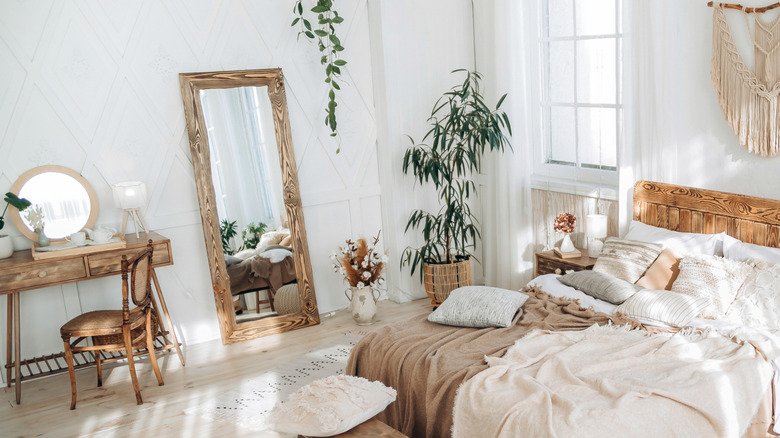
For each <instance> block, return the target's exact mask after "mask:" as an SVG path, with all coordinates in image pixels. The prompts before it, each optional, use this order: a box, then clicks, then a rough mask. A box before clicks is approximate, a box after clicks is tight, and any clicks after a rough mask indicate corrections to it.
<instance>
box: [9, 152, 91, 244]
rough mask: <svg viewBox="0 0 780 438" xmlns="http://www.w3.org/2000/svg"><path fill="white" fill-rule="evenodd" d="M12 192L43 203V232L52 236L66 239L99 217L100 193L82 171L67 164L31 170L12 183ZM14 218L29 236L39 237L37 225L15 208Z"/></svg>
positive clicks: (38, 203)
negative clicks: (98, 201) (68, 166)
mask: <svg viewBox="0 0 780 438" xmlns="http://www.w3.org/2000/svg"><path fill="white" fill-rule="evenodd" d="M11 192H13V193H15V194H16V195H18V196H19V197H20V198H26V199H27V200H29V201H30V202H32V203H33V205H37V206H40V207H41V211H42V212H43V218H44V224H45V225H44V229H43V232H44V233H45V234H46V237H48V238H49V239H64V238H65V237H67V236H68V235H70V234H72V233H75V232H77V231H80V230H81V229H82V228H84V227H88V228H89V227H92V226H93V225H94V224H95V220H97V215H98V207H97V196H96V195H95V190H94V189H93V188H92V186H91V185H90V184H89V182H87V180H86V179H84V177H83V176H81V174H79V173H78V172H76V171H75V170H73V169H69V168H67V167H63V166H55V165H47V166H40V167H36V168H33V169H30V170H28V171H27V172H25V173H23V174H22V175H21V176H19V179H17V180H16V182H14V184H13V185H12V186H11ZM11 221H12V222H13V224H14V226H16V228H17V229H18V230H19V232H20V233H22V234H23V235H24V236H25V237H27V238H28V239H30V240H33V241H37V240H38V236H37V235H36V234H35V231H34V230H33V226H32V225H31V224H30V223H29V221H28V220H27V217H26V216H25V215H24V214H23V213H19V211H18V210H16V209H13V211H12V214H11Z"/></svg>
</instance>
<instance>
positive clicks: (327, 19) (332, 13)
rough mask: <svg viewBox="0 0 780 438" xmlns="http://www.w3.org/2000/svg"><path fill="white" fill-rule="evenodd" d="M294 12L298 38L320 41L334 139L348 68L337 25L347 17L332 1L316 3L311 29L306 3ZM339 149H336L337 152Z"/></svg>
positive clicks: (328, 122) (328, 120)
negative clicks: (338, 100) (338, 97)
mask: <svg viewBox="0 0 780 438" xmlns="http://www.w3.org/2000/svg"><path fill="white" fill-rule="evenodd" d="M293 12H294V13H295V15H297V17H295V19H294V20H293V21H292V24H291V26H292V27H295V26H299V28H300V30H299V31H298V38H300V36H301V35H303V36H305V37H306V38H308V39H310V40H316V41H317V47H318V48H319V49H320V53H321V54H322V56H321V57H320V64H322V65H324V66H325V83H326V84H328V87H329V90H328V108H327V109H326V110H325V112H326V116H325V126H327V127H328V128H330V135H331V137H335V136H337V135H338V129H337V128H338V123H337V122H336V107H337V106H338V103H336V92H337V91H339V90H341V86H339V83H338V81H339V79H340V76H341V67H344V66H345V65H347V61H345V60H343V59H341V58H340V53H341V52H343V51H344V46H342V45H341V40H339V38H338V37H337V36H336V28H335V25H336V24H340V23H343V22H344V18H343V17H341V16H339V13H338V12H337V11H336V10H335V9H333V0H317V4H316V5H315V6H314V7H313V8H311V12H313V13H315V14H317V27H312V24H311V22H310V21H309V20H308V19H307V18H306V17H305V16H304V9H303V2H302V0H298V1H296V2H295V6H294V7H293ZM339 152H340V148H338V149H336V153H339Z"/></svg>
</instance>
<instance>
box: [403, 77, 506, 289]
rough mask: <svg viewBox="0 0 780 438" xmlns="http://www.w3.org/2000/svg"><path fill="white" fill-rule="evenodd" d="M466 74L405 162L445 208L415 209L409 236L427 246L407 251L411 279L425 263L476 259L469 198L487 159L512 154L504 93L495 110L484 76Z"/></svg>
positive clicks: (475, 229) (443, 101)
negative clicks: (415, 234)
mask: <svg viewBox="0 0 780 438" xmlns="http://www.w3.org/2000/svg"><path fill="white" fill-rule="evenodd" d="M463 72H465V74H466V78H465V80H464V81H463V83H462V84H461V85H458V86H455V87H453V88H451V89H450V90H449V91H447V92H446V93H444V95H443V96H442V97H441V98H439V100H438V101H437V102H436V104H435V105H434V106H433V110H432V111H431V116H430V118H429V119H428V121H429V123H430V125H431V129H430V130H429V131H428V132H427V133H426V134H425V136H424V137H423V139H422V142H421V143H419V144H417V143H416V142H415V141H414V140H413V139H412V138H411V137H409V139H410V140H411V142H412V146H410V147H409V148H408V149H407V150H406V153H405V154H404V160H403V171H404V174H407V173H408V172H409V171H411V172H412V174H413V175H414V178H415V183H419V184H426V183H431V184H433V186H434V188H435V189H436V192H437V195H438V198H439V203H440V208H439V210H438V211H437V212H434V213H431V212H428V211H425V210H415V211H413V212H412V214H411V216H410V217H409V221H408V222H407V224H406V228H405V230H404V232H408V231H409V230H411V229H415V230H420V231H421V232H422V237H423V240H424V241H425V243H424V244H423V245H422V246H421V247H419V248H412V247H409V248H406V250H404V253H403V255H402V258H401V266H402V267H403V266H406V265H409V266H411V274H412V275H414V272H415V270H417V269H419V272H420V279H421V280H422V277H423V264H424V263H427V264H444V263H455V262H458V261H461V260H466V259H468V258H470V257H473V254H472V253H471V251H472V250H473V249H474V248H475V245H476V243H475V241H476V238H477V237H480V232H479V228H478V227H477V225H478V221H477V218H476V217H475V216H474V214H473V213H472V212H471V207H470V205H469V199H470V198H471V197H472V196H473V195H475V194H476V192H477V186H476V184H475V183H474V180H473V179H472V176H473V175H474V174H477V173H479V172H480V171H481V168H482V155H483V154H484V153H485V152H486V151H499V152H503V151H504V150H505V148H509V149H510V150H511V149H512V145H511V144H510V143H509V139H508V138H507V134H508V135H510V136H511V135H512V127H511V125H510V123H509V117H507V115H506V113H505V112H504V111H503V110H502V109H501V104H502V103H503V101H504V99H505V98H506V94H504V95H503V96H502V97H501V98H500V99H499V100H498V103H497V104H496V105H495V109H492V108H490V107H489V106H488V105H487V104H486V103H485V100H484V98H483V97H482V94H481V93H480V83H479V82H480V80H481V79H482V76H481V75H480V74H479V73H478V72H476V71H467V70H455V71H453V73H463Z"/></svg>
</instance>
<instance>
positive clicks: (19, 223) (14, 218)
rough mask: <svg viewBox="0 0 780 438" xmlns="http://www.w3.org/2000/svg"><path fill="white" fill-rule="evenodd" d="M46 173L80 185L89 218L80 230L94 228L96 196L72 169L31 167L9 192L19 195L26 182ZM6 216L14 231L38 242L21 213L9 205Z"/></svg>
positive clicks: (96, 210) (96, 211)
mask: <svg viewBox="0 0 780 438" xmlns="http://www.w3.org/2000/svg"><path fill="white" fill-rule="evenodd" d="M46 172H54V173H62V174H65V175H68V176H69V177H71V178H73V179H75V180H76V181H78V182H79V184H81V186H82V187H84V190H86V192H87V195H88V196H89V208H90V210H89V217H88V218H87V223H86V224H84V226H83V227H82V228H93V227H94V226H95V222H97V217H98V199H97V194H96V193H95V189H94V188H92V185H91V184H90V183H89V181H87V180H86V179H85V178H84V177H83V176H81V174H80V173H78V172H76V171H75V170H73V169H70V168H68V167H65V166H57V165H54V164H48V165H45V166H38V167H33V168H32V169H30V170H28V171H26V172H24V173H23V174H21V175H19V178H17V179H16V181H15V182H14V183H13V185H12V186H11V189H10V190H9V191H10V192H11V193H13V194H15V195H19V192H20V191H21V190H22V187H24V185H25V184H27V182H28V181H30V180H31V179H32V178H33V177H36V176H38V175H40V174H42V173H46ZM33 203H35V202H33ZM8 214H9V215H10V216H9V218H10V219H11V223H13V224H14V226H15V227H16V229H17V230H19V232H20V233H22V235H23V236H24V237H26V238H28V239H30V240H32V241H33V242H37V241H38V235H37V234H35V232H34V231H33V230H31V229H29V228H27V225H25V223H24V220H22V213H21V212H20V211H19V210H17V209H16V208H15V207H13V206H11V205H9V206H8ZM77 231H78V230H77ZM51 240H52V241H59V240H65V238H64V237H62V238H57V239H51Z"/></svg>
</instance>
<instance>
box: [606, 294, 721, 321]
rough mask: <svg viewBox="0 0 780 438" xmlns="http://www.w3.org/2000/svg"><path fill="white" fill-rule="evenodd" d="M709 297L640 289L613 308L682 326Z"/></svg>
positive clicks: (636, 316)
mask: <svg viewBox="0 0 780 438" xmlns="http://www.w3.org/2000/svg"><path fill="white" fill-rule="evenodd" d="M710 302H711V301H710V299H709V298H703V297H692V296H690V295H683V294H678V293H677V292H671V291H667V290H651V289H642V290H640V291H639V292H637V293H635V294H634V295H633V296H632V297H631V298H629V299H627V300H626V301H625V302H624V303H623V304H621V305H619V306H618V307H617V309H615V313H621V314H623V315H625V316H628V317H630V318H635V319H639V320H644V321H649V322H660V323H663V324H667V325H672V326H676V327H682V326H684V325H685V324H687V323H688V322H689V321H690V320H692V319H693V318H695V317H696V315H698V314H699V313H701V311H702V310H704V309H705V308H706V307H707V306H709V305H710Z"/></svg>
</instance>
